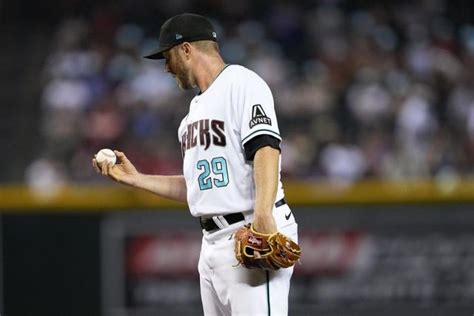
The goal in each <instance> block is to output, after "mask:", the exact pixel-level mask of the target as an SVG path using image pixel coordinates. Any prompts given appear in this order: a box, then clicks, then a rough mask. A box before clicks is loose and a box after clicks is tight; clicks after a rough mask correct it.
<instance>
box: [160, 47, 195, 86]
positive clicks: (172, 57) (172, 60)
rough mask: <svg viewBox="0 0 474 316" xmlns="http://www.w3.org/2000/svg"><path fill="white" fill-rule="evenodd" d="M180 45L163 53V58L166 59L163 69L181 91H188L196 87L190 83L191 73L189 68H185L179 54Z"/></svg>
mask: <svg viewBox="0 0 474 316" xmlns="http://www.w3.org/2000/svg"><path fill="white" fill-rule="evenodd" d="M179 49H180V45H178V46H175V47H173V48H171V49H170V50H169V51H167V52H164V53H163V56H164V57H165V59H166V64H165V69H166V72H168V73H170V74H171V75H172V76H173V77H174V79H175V80H176V82H177V83H178V86H179V87H180V88H181V89H183V90H190V89H193V88H195V87H196V85H195V84H194V83H193V81H192V77H191V73H190V71H189V68H188V67H187V66H186V63H185V61H184V58H183V57H182V56H181V54H180V51H179Z"/></svg>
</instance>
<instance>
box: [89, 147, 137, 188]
mask: <svg viewBox="0 0 474 316" xmlns="http://www.w3.org/2000/svg"><path fill="white" fill-rule="evenodd" d="M114 153H115V155H116V156H117V163H116V164H108V163H107V161H103V162H102V163H98V162H97V160H96V159H95V157H94V158H93V159H92V166H93V167H94V170H95V171H96V172H97V173H99V174H102V175H104V176H108V177H110V178H112V179H113V180H115V181H117V182H121V183H125V184H130V185H132V184H133V183H134V181H135V180H136V178H137V176H138V175H139V173H138V171H137V169H136V168H135V166H134V165H133V164H132V163H131V162H130V160H128V158H127V156H125V154H124V153H123V152H121V151H118V150H114Z"/></svg>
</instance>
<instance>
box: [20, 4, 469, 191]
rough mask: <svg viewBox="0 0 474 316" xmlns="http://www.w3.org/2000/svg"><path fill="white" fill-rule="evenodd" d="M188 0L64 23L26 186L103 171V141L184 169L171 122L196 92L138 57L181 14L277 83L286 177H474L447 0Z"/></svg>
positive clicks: (465, 32) (160, 166) (464, 82)
mask: <svg viewBox="0 0 474 316" xmlns="http://www.w3.org/2000/svg"><path fill="white" fill-rule="evenodd" d="M157 2H160V1H157ZM160 3H163V2H160ZM166 3H168V2H166ZM193 3H194V2H192V1H185V0H181V1H174V2H173V4H172V5H171V4H169V5H168V6H164V7H161V8H160V9H161V11H159V12H160V14H161V15H156V14H155V15H154V16H148V17H147V18H146V19H145V18H143V16H145V12H141V13H140V14H137V13H136V12H134V11H133V12H131V14H130V15H127V13H128V11H127V7H124V8H122V9H121V10H119V9H117V8H115V9H114V10H100V11H98V12H95V14H93V15H91V16H90V17H82V18H67V19H64V20H63V22H62V23H61V24H60V25H59V27H58V29H57V33H56V34H52V38H53V40H52V42H53V43H54V44H53V46H52V47H51V51H50V55H49V57H48V59H47V61H46V62H45V67H44V73H43V74H42V83H43V87H44V88H43V91H42V96H41V106H42V109H43V110H42V113H43V114H42V117H41V122H42V124H41V126H42V129H41V133H42V138H43V141H44V144H43V146H42V148H43V152H41V153H40V155H39V156H38V159H37V160H36V161H34V162H32V163H31V165H30V167H29V168H28V170H27V174H26V177H27V179H28V180H29V181H30V182H32V183H33V184H34V183H35V181H36V182H38V183H37V184H36V185H37V186H42V185H44V183H45V182H48V181H50V182H91V181H95V182H96V181H103V180H101V177H97V176H95V175H94V174H93V170H92V168H91V165H90V162H91V158H92V156H93V154H94V153H95V152H97V151H98V150H99V149H100V148H104V147H106V148H115V149H120V150H122V151H124V152H125V153H126V154H127V155H128V156H129V158H130V160H131V161H132V162H134V163H135V164H136V166H137V168H138V169H139V170H141V171H143V172H147V173H156V174H176V173H181V154H180V150H179V143H178V137H177V127H178V124H179V122H180V121H181V118H182V117H183V116H184V115H185V114H186V113H187V110H188V102H189V100H190V99H191V98H192V96H193V95H194V94H195V93H196V91H194V92H183V91H180V90H179V88H178V87H177V86H176V84H175V82H174V80H173V79H172V78H171V76H169V75H168V74H166V73H165V71H164V64H163V62H160V61H150V60H146V59H143V58H142V57H141V56H143V55H144V54H146V53H147V52H149V51H150V50H152V49H153V48H154V47H156V46H157V43H158V33H159V27H160V25H161V23H162V22H164V20H165V19H166V18H168V17H170V16H172V15H174V14H177V13H180V12H183V11H188V12H190V11H191V12H197V13H201V14H206V15H207V16H209V17H210V18H212V20H213V23H214V24H215V25H216V26H217V28H218V38H219V42H220V49H221V52H222V54H223V56H224V58H225V60H226V61H227V62H229V63H236V64H241V65H245V66H247V67H249V68H250V69H252V70H254V71H255V72H257V73H258V74H260V75H261V76H262V77H263V78H264V79H265V80H266V81H267V82H268V84H269V85H270V87H271V88H272V91H273V94H274V99H275V106H276V108H277V114H278V116H279V125H280V131H281V134H282V136H283V143H282V153H283V156H282V171H283V174H284V177H285V178H287V179H288V178H296V179H302V180H307V179H311V180H326V179H327V180H331V181H337V182H340V183H351V182H353V181H356V180H360V179H366V178H379V179H387V180H410V179H419V178H434V179H458V178H465V177H472V175H473V171H474V168H473V167H474V80H473V79H474V67H473V66H474V24H468V23H467V22H465V21H458V20H457V19H456V17H453V16H452V15H450V14H449V12H448V10H447V9H446V6H447V1H410V2H405V1H399V2H394V3H392V4H390V5H385V6H383V5H381V4H378V2H374V4H373V5H367V6H354V5H351V2H350V1H320V2H317V3H314V1H298V2H291V1H277V2H271V1H270V2H268V1H262V2H259V1H255V2H254V1H250V0H248V1H207V2H204V3H205V5H202V6H201V7H199V10H197V9H196V8H195V7H193V6H191V4H193ZM213 3H214V4H216V5H215V6H212V5H211V4H213ZM217 4H220V5H217ZM139 5H140V3H137V4H136V6H139ZM186 5H188V6H186ZM193 8H194V9H195V10H194V11H193V10H191V9H193ZM155 9H156V8H155ZM180 10H182V11H180ZM142 11H146V6H145V8H142ZM153 12H158V11H157V10H153V9H150V10H149V14H151V15H153ZM135 17H136V18H135ZM38 175H39V176H40V177H38ZM38 179H42V180H38Z"/></svg>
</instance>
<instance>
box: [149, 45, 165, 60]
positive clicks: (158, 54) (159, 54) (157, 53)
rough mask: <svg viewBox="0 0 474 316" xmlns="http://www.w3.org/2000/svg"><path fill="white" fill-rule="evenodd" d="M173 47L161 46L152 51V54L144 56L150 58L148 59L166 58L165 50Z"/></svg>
mask: <svg viewBox="0 0 474 316" xmlns="http://www.w3.org/2000/svg"><path fill="white" fill-rule="evenodd" d="M170 48H171V47H165V48H159V49H157V50H156V51H154V52H152V53H151V54H148V55H146V56H143V58H148V59H165V56H163V52H165V51H167V50H168V49H170Z"/></svg>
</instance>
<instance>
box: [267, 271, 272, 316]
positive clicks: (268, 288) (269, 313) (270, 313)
mask: <svg viewBox="0 0 474 316" xmlns="http://www.w3.org/2000/svg"><path fill="white" fill-rule="evenodd" d="M265 272H266V273H267V307H268V316H271V315H272V310H271V307H270V272H269V271H265Z"/></svg>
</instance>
